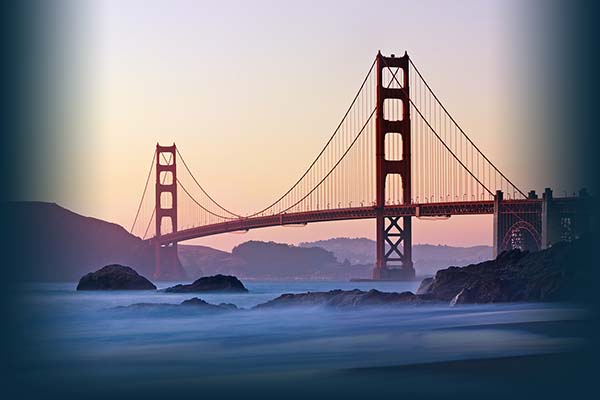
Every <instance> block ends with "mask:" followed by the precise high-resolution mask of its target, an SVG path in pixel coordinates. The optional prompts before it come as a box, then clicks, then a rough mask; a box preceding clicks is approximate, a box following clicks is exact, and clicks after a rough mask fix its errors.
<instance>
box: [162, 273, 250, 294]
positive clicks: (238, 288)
mask: <svg viewBox="0 0 600 400" xmlns="http://www.w3.org/2000/svg"><path fill="white" fill-rule="evenodd" d="M247 291H248V289H246V287H244V284H243V283H242V282H241V281H240V280H239V279H238V278H236V277H235V276H231V275H215V276H205V277H203V278H200V279H197V280H195V281H194V282H193V283H191V284H189V285H175V286H172V287H170V288H167V289H165V292H168V293H197V292H228V293H231V292H238V293H245V292H247Z"/></svg>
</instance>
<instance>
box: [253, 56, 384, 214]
mask: <svg viewBox="0 0 600 400" xmlns="http://www.w3.org/2000/svg"><path fill="white" fill-rule="evenodd" d="M376 62H377V58H375V60H374V61H373V64H371V68H369V72H367V75H366V76H365V79H364V80H363V82H362V84H361V85H360V88H359V89H358V92H357V93H356V95H355V96H354V99H353V100H352V103H350V107H348V110H346V113H345V114H344V116H343V117H342V120H341V121H340V123H339V124H338V126H337V128H335V131H334V132H333V134H332V135H331V137H330V138H329V140H328V141H327V143H325V146H324V147H323V149H321V151H320V152H319V154H318V155H317V157H316V158H315V160H314V161H313V162H312V164H310V166H309V167H308V168H307V169H306V171H305V172H304V174H302V176H301V177H300V179H298V180H297V181H296V183H295V184H294V185H293V186H292V187H291V188H290V189H289V190H288V191H287V192H285V193H284V194H283V195H282V196H281V197H279V198H278V199H277V200H275V201H274V202H273V203H272V204H271V205H269V206H268V207H265V208H264V209H262V210H260V211H257V212H255V213H253V214H250V215H248V217H254V216H256V215H259V214H262V213H264V212H265V211H267V210H268V209H270V208H272V207H274V206H275V205H276V204H277V203H279V202H280V201H281V200H283V198H284V197H285V196H287V195H288V194H290V192H291V191H292V190H294V189H295V188H296V187H297V186H298V184H299V183H300V182H301V181H302V179H304V177H305V176H306V175H307V174H308V172H309V171H310V170H311V168H312V167H313V166H314V165H315V164H316V163H317V161H318V160H319V158H320V157H321V155H323V153H324V152H325V150H326V149H327V146H329V144H330V143H331V141H332V140H333V138H334V137H335V135H337V133H338V131H339V130H340V128H341V127H342V124H343V123H344V121H345V120H346V117H347V116H348V114H349V113H350V111H351V110H352V107H353V106H354V103H356V100H357V99H358V97H359V96H360V93H361V92H362V89H363V88H364V86H365V83H367V81H368V80H369V76H371V71H373V68H374V67H375V64H376ZM288 209H289V208H288Z"/></svg>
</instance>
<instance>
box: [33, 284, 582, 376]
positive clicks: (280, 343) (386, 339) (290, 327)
mask: <svg viewBox="0 0 600 400" xmlns="http://www.w3.org/2000/svg"><path fill="white" fill-rule="evenodd" d="M244 284H245V285H246V287H247V288H248V289H249V293H247V294H197V295H194V294H170V293H164V292H161V291H110V292H96V291H94V292H77V291H76V290H75V287H76V283H44V284H29V285H27V286H26V287H25V288H24V289H23V293H24V294H23V296H22V302H23V304H22V306H23V307H24V308H23V309H24V310H27V312H26V313H24V315H23V321H22V332H23V340H24V341H25V343H27V349H28V351H26V352H25V354H23V361H22V362H23V366H22V367H23V369H24V371H27V373H32V374H35V373H39V374H40V376H44V377H45V379H47V384H48V385H52V382H54V381H55V380H56V379H59V380H64V379H65V376H68V377H69V378H68V379H69V380H70V381H71V382H86V380H89V381H91V380H97V379H101V380H106V381H108V382H111V383H112V384H119V383H123V384H124V383H125V382H131V381H132V380H133V381H135V382H138V383H140V384H141V383H143V382H146V383H147V382H155V381H156V380H163V381H165V382H170V383H173V382H175V383H181V382H189V381H193V380H197V379H223V377H231V376H240V374H241V375H248V374H253V375H257V374H258V375H260V374H267V375H269V374H285V373H295V374H297V373H315V372H320V371H324V372H326V371H336V370H346V369H353V368H365V367H366V368H372V367H387V366H398V365H408V364H420V363H429V362H439V361H449V360H464V359H475V358H477V359H479V358H491V357H506V356H516V355H531V354H545V353H557V352H564V351H569V350H572V349H576V348H578V347H579V346H581V343H582V339H581V338H580V337H578V336H577V335H576V334H573V332H571V331H569V332H567V333H565V332H563V331H562V330H558V331H557V330H556V329H549V327H550V328H552V327H553V326H555V325H556V324H569V323H572V322H577V321H583V320H585V318H586V317H587V312H586V311H585V310H584V309H582V308H580V307H578V306H575V305H570V304H541V303H535V304H531V303H530V304H496V305H469V306H457V307H450V306H449V305H446V304H438V305H406V306H395V307H393V308H368V309H363V310H345V311H340V310H326V309H320V308H304V309H302V308H301V309H277V310H260V311H258V310H249V311H243V310H242V311H235V312H226V313H220V314H210V315H207V314H203V313H202V312H196V311H194V310H193V307H192V308H189V309H185V310H181V311H174V310H173V309H163V310H161V309H155V310H153V311H152V312H143V311H140V310H135V309H133V310H115V309H114V307H117V306H127V305H130V304H134V303H172V304H178V303H180V302H181V301H183V300H185V299H189V298H191V297H195V296H198V297H200V298H202V299H204V300H206V301H208V302H210V303H221V302H226V303H233V304H236V305H237V306H238V307H241V308H245V309H249V308H251V307H253V306H255V305H257V304H259V303H263V302H265V301H267V300H270V299H273V298H275V297H277V296H279V295H280V294H282V293H299V292H306V291H327V290H331V289H354V288H358V289H363V290H369V289H372V288H375V289H378V290H381V291H388V292H391V291H395V292H402V291H407V290H410V291H415V290H416V288H417V287H418V282H356V283H355V282H315V281H308V282H302V281H293V282H252V281H248V282H244ZM170 285H172V283H159V287H160V288H165V287H168V286H170ZM557 332H558V333H557Z"/></svg>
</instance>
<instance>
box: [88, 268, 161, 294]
mask: <svg viewBox="0 0 600 400" xmlns="http://www.w3.org/2000/svg"><path fill="white" fill-rule="evenodd" d="M77 290H156V286H154V284H153V283H152V282H150V281H149V280H148V279H146V278H145V277H143V276H141V275H139V274H138V273H137V272H136V271H135V270H134V269H133V268H130V267H126V266H124V265H119V264H111V265H107V266H105V267H103V268H101V269H99V270H98V271H96V272H90V273H89V274H86V275H84V276H83V277H82V278H81V279H80V280H79V284H78V285H77Z"/></svg>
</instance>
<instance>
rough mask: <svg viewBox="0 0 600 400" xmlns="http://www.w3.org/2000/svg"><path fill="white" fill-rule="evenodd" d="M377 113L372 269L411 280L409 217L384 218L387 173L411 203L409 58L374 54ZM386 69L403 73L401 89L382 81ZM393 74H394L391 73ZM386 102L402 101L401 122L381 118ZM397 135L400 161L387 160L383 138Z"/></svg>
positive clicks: (386, 277)
mask: <svg viewBox="0 0 600 400" xmlns="http://www.w3.org/2000/svg"><path fill="white" fill-rule="evenodd" d="M376 68H377V71H376V72H377V112H376V128H375V136H376V139H375V143H376V145H375V146H376V154H375V159H376V167H375V169H376V178H375V179H376V209H377V216H376V221H377V222H376V225H377V260H376V265H375V269H374V270H373V279H376V280H410V279H413V278H414V277H415V270H414V268H413V263H412V227H411V217H410V216H394V215H387V214H386V212H385V185H386V178H387V176H388V175H390V174H399V175H400V178H401V180H402V194H403V195H402V202H403V204H410V203H411V150H410V149H411V136H410V102H409V98H410V97H409V81H408V80H409V71H408V68H409V58H408V54H407V53H406V52H405V53H404V56H402V57H394V56H393V55H392V56H391V57H384V56H382V55H381V52H378V53H377V61H376ZM385 68H388V69H390V72H391V68H397V69H398V71H402V88H392V87H387V86H389V84H388V85H385V83H384V82H383V71H384V69H385ZM392 74H394V73H393V72H392ZM387 99H397V100H400V101H401V102H402V119H401V120H399V121H391V120H388V119H386V115H384V103H385V100H387ZM390 133H397V134H400V136H401V138H402V159H401V160H388V159H387V158H386V154H385V137H386V135H387V134H390Z"/></svg>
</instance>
